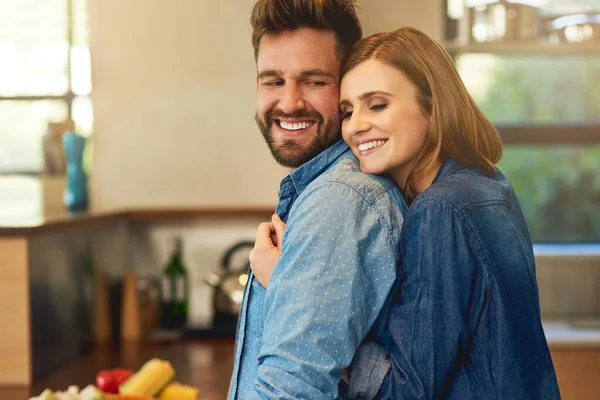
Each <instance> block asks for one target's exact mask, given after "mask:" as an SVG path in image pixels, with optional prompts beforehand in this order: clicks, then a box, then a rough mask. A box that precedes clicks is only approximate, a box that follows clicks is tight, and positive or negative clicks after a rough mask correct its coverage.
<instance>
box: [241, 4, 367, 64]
mask: <svg viewBox="0 0 600 400" xmlns="http://www.w3.org/2000/svg"><path fill="white" fill-rule="evenodd" d="M250 23H251V24H252V46H254V58H255V59H257V58H258V48H259V46H260V40H261V39H262V37H263V36H264V35H269V34H275V33H279V32H283V31H291V30H294V29H298V28H312V29H321V30H331V31H333V32H334V33H335V36H336V51H337V55H338V58H339V59H340V60H343V59H344V58H346V55H347V54H348V53H349V52H350V49H351V48H352V46H353V45H354V44H355V43H356V42H358V41H359V40H360V39H361V38H362V28H361V27H360V22H359V21H358V17H357V16H356V5H355V1H354V0H258V1H257V2H256V4H255V5H254V8H253V10H252V17H251V18H250Z"/></svg>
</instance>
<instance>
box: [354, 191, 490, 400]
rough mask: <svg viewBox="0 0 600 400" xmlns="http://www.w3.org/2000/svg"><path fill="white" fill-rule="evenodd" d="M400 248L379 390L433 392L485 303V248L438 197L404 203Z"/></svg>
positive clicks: (447, 376) (440, 387) (390, 395)
mask: <svg viewBox="0 0 600 400" xmlns="http://www.w3.org/2000/svg"><path fill="white" fill-rule="evenodd" d="M401 249H402V265H403V271H402V276H401V288H400V296H399V297H398V298H397V299H396V301H395V303H394V305H393V307H392V311H391V314H390V319H389V328H390V333H391V336H392V339H393V342H394V346H393V348H392V352H391V354H390V361H391V368H390V371H389V373H388V374H387V376H386V378H385V379H384V382H383V384H382V386H381V390H380V392H379V395H380V396H381V398H382V399H398V400H401V399H413V400H414V399H434V398H439V397H440V396H441V395H442V394H443V393H444V392H445V390H447V388H448V385H449V383H450V382H451V379H452V376H453V375H454V373H455V372H456V370H457V369H458V368H460V365H461V360H462V357H465V356H466V355H467V354H468V351H469V347H470V346H471V344H472V339H473V334H474V331H475V328H476V326H477V323H478V321H479V317H480V316H481V313H482V310H483V307H484V304H485V298H486V296H487V293H488V292H487V285H488V279H487V269H486V268H485V266H484V265H483V262H482V259H483V258H484V257H485V256H484V255H483V251H484V250H483V249H482V248H481V246H480V243H479V242H478V239H477V236H476V235H474V233H473V231H472V228H471V226H470V224H469V223H468V221H467V220H466V219H465V217H464V215H463V214H462V213H461V212H459V211H457V210H455V209H454V208H453V207H452V206H451V205H450V204H448V203H445V202H444V201H443V200H439V199H424V200H423V201H419V202H416V203H414V204H413V206H412V207H411V208H410V209H409V211H408V213H407V215H406V220H405V224H404V227H403V232H402V244H401ZM351 379H352V377H351ZM351 385H352V382H351Z"/></svg>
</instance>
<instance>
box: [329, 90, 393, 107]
mask: <svg viewBox="0 0 600 400" xmlns="http://www.w3.org/2000/svg"><path fill="white" fill-rule="evenodd" d="M374 96H392V94H391V93H388V92H384V91H383V90H375V91H372V92H365V93H363V94H361V95H360V96H358V100H360V101H365V100H367V99H369V98H371V97H374ZM349 105H352V103H350V100H346V99H344V100H342V101H340V107H341V106H349Z"/></svg>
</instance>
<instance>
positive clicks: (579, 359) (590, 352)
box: [552, 348, 600, 400]
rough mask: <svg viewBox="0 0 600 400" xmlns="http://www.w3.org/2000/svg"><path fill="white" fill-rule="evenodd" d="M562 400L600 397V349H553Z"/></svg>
mask: <svg viewBox="0 0 600 400" xmlns="http://www.w3.org/2000/svg"><path fill="white" fill-rule="evenodd" d="M552 361H553V362H554V368H555V370H556V375H557V378H558V384H559V386H560V393H561V396H562V400H595V399H600V349H597V348H592V349H584V348H577V349H553V350H552Z"/></svg>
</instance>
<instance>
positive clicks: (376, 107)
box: [369, 103, 388, 111]
mask: <svg viewBox="0 0 600 400" xmlns="http://www.w3.org/2000/svg"><path fill="white" fill-rule="evenodd" d="M387 106H388V103H377V104H372V105H370V106H369V110H371V111H381V110H385V109H386V108H387Z"/></svg>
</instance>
